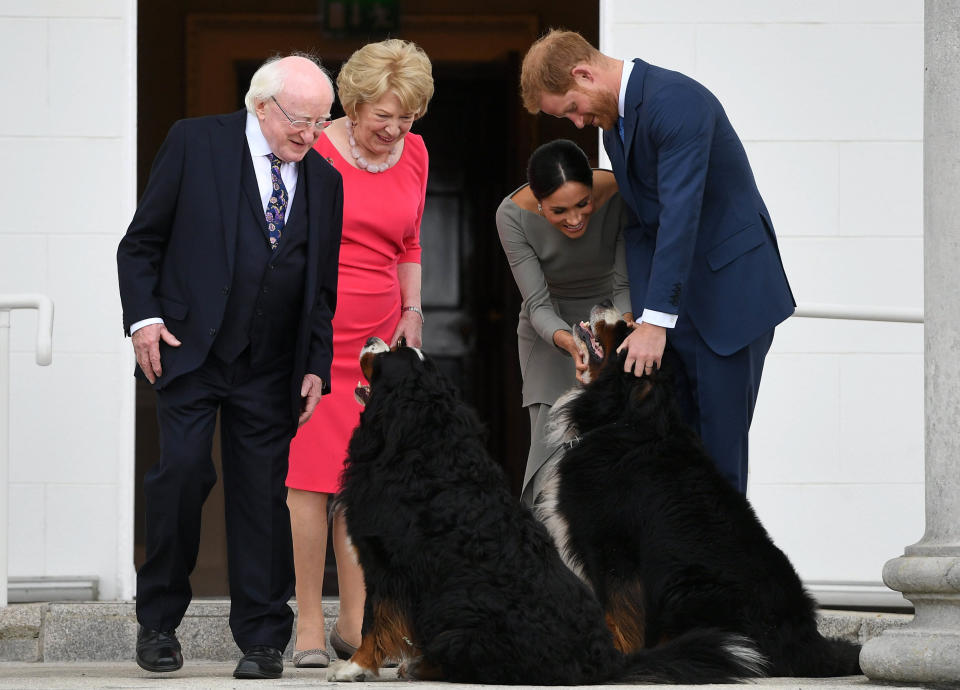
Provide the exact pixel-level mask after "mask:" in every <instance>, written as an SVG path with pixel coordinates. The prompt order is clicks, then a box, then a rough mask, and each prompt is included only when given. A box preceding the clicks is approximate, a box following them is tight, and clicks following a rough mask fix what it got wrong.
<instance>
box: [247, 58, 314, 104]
mask: <svg viewBox="0 0 960 690" xmlns="http://www.w3.org/2000/svg"><path fill="white" fill-rule="evenodd" d="M288 57H299V58H303V59H305V60H309V61H310V62H312V63H313V64H315V65H316V66H317V69H319V70H320V72H321V73H322V74H323V76H324V78H325V79H326V80H327V83H328V84H330V90H331V91H333V82H332V81H331V80H330V75H329V74H327V70H325V69H324V68H323V65H321V64H320V58H319V57H317V56H316V55H314V54H313V53H305V52H301V51H295V52H293V53H290V54H289V55H274V56H272V57H270V58H268V59H267V61H266V62H264V63H263V64H262V65H260V67H259V68H258V69H257V71H256V72H254V73H253V76H252V77H251V78H250V88H249V89H247V95H246V96H245V97H244V99H243V103H244V105H246V106H247V112H248V113H254V112H256V110H257V103H263V102H264V101H268V100H270V97H271V96H277V95H279V94H280V92H281V91H283V78H284V77H285V76H286V70H285V67H284V65H283V64H281V62H280V61H281V60H283V59H284V58H288Z"/></svg>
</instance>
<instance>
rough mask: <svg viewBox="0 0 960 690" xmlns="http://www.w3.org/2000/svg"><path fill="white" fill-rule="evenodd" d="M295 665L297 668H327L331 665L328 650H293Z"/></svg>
mask: <svg viewBox="0 0 960 690" xmlns="http://www.w3.org/2000/svg"><path fill="white" fill-rule="evenodd" d="M293 665H294V666H296V667H297V668H326V667H327V666H329V665H330V654H329V653H328V652H327V650H326V649H304V650H302V651H299V652H298V651H297V650H293Z"/></svg>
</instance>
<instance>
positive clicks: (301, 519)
mask: <svg viewBox="0 0 960 690" xmlns="http://www.w3.org/2000/svg"><path fill="white" fill-rule="evenodd" d="M327 496H328V494H324V493H317V492H315V491H303V490H301V489H288V490H287V507H288V508H289V509H290V528H291V531H292V532H293V567H294V570H295V571H296V575H297V592H296V593H297V638H296V644H295V645H294V646H295V647H296V649H298V650H304V649H326V646H327V641H326V636H325V634H324V629H323V567H324V560H325V559H326V556H327Z"/></svg>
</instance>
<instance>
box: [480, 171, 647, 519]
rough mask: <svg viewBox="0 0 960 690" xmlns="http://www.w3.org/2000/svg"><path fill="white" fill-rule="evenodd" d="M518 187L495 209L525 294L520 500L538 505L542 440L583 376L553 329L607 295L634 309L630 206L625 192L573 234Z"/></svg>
mask: <svg viewBox="0 0 960 690" xmlns="http://www.w3.org/2000/svg"><path fill="white" fill-rule="evenodd" d="M524 186H526V185H524ZM520 189H523V187H520ZM517 191H520V190H519V189H518V190H516V191H514V192H513V193H511V194H510V195H509V196H507V197H506V198H505V199H504V200H503V202H502V203H501V204H500V207H499V208H498V209H497V232H498V233H499V235H500V243H501V244H502V245H503V251H504V253H505V254H506V256H507V261H508V262H509V263H510V270H511V271H513V277H514V280H516V282H517V287H519V288H520V294H521V295H522V297H523V304H522V305H521V307H520V319H519V324H518V326H517V349H518V350H519V354H520V371H521V373H522V375H523V406H524V407H526V408H527V409H528V411H529V412H530V452H529V454H528V456H527V468H526V472H525V473H524V477H523V496H522V498H523V501H524V502H525V503H527V504H528V505H532V503H533V500H534V499H535V498H536V496H537V494H538V493H539V492H540V488H541V486H542V482H543V479H544V477H545V476H546V474H547V472H546V471H543V470H546V469H547V468H546V467H544V465H545V464H546V463H547V461H548V460H549V459H551V456H552V455H553V451H554V450H555V449H554V448H548V447H547V446H546V443H545V439H544V427H545V425H546V421H547V417H548V415H549V412H550V407H551V406H552V405H553V403H554V402H555V401H556V399H557V398H558V397H559V396H560V395H561V394H562V393H563V392H565V391H566V390H568V389H569V388H570V387H571V386H573V385H575V384H576V382H577V379H576V370H575V368H574V365H573V361H572V360H571V358H570V355H569V354H568V353H567V352H566V351H565V350H562V349H560V348H558V347H557V346H556V345H554V343H553V334H554V332H556V331H558V330H566V331H570V330H571V325H572V324H574V323H577V322H579V321H582V320H585V319H587V318H589V316H590V308H591V307H592V306H593V305H594V304H597V303H598V302H601V301H603V300H604V299H612V300H613V303H614V306H615V307H616V309H617V310H618V311H619V312H620V313H621V314H623V313H626V312H629V311H631V309H630V291H629V286H628V284H627V268H626V256H625V250H624V244H623V232H622V229H623V227H624V225H625V224H626V209H625V206H624V203H623V199H622V198H621V196H620V194H619V193H615V194H614V195H613V196H612V197H610V199H609V200H608V201H607V202H606V203H605V204H604V205H603V206H599V207H597V208H595V209H594V212H593V215H591V216H590V220H589V223H588V224H587V230H586V232H585V233H584V234H583V236H582V237H579V238H577V239H571V238H569V237H567V236H566V235H564V234H563V233H562V232H561V231H559V230H558V229H557V228H555V227H554V226H553V225H551V224H550V223H549V222H548V221H547V220H546V219H545V218H544V217H543V216H541V215H539V214H537V213H532V212H530V211H526V210H524V209H522V208H520V207H519V206H518V205H517V204H516V203H514V202H513V201H512V199H511V197H513V196H514V195H515V194H516V193H517Z"/></svg>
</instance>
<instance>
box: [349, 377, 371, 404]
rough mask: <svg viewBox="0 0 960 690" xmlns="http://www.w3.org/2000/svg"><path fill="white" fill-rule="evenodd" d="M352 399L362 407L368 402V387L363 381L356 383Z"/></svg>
mask: <svg viewBox="0 0 960 690" xmlns="http://www.w3.org/2000/svg"><path fill="white" fill-rule="evenodd" d="M353 397H354V398H356V400H357V402H358V403H360V404H361V405H362V406H363V407H366V406H367V403H368V402H369V401H370V386H369V385H368V384H366V383H364V382H363V381H357V387H356V388H354V389H353Z"/></svg>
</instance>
